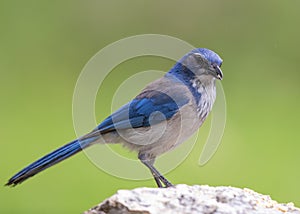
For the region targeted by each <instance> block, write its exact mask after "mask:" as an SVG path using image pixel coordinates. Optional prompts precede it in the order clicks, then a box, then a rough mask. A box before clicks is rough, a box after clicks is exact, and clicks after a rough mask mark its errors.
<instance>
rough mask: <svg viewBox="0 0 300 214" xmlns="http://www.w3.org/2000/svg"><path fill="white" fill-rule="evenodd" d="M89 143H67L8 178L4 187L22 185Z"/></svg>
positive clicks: (75, 141)
mask: <svg viewBox="0 0 300 214" xmlns="http://www.w3.org/2000/svg"><path fill="white" fill-rule="evenodd" d="M89 142H90V141H89ZM89 142H84V141H79V140H74V141H72V142H71V143H68V144H66V145H64V146H62V147H60V148H58V149H56V150H55V151H53V152H51V153H50V154H48V155H45V156H44V157H42V158H40V159H38V160H37V161H35V162H33V163H32V164H30V165H29V166H27V167H25V168H24V169H22V170H21V171H20V172H18V173H17V174H15V175H14V176H13V177H12V178H10V179H9V181H8V182H7V183H6V184H5V185H6V186H15V185H17V184H20V183H22V182H23V181H25V180H26V179H28V178H30V177H32V176H34V175H36V174H37V173H39V172H41V171H43V170H45V169H47V168H48V167H50V166H53V165H54V164H57V163H59V162H61V161H62V160H65V159H66V158H68V157H71V156H72V155H74V154H76V153H77V152H80V151H81V150H82V149H83V148H85V147H86V146H87V145H88V144H87V143H89Z"/></svg>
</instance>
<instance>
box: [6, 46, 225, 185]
mask: <svg viewBox="0 0 300 214" xmlns="http://www.w3.org/2000/svg"><path fill="white" fill-rule="evenodd" d="M221 65H222V59H221V58H220V57H219V56H218V55H217V54H216V53H214V52H213V51H211V50H208V49H205V48H198V49H194V50H192V51H191V52H189V53H187V54H186V55H185V56H183V57H182V58H181V59H180V60H179V61H178V62H177V63H176V64H175V65H174V67H173V68H172V69H171V70H170V71H169V72H167V73H166V74H165V75H164V76H163V77H162V78H160V79H158V80H156V81H154V82H152V83H150V84H149V85H147V86H146V87H145V88H144V89H143V90H142V92H141V93H140V94H139V95H137V96H136V97H135V98H134V99H133V100H132V101H130V102H129V103H127V104H126V105H124V106H123V107H121V108H120V109H119V110H117V111H116V112H114V113H113V114H112V115H110V116H109V117H107V118H106V119H105V120H104V121H103V122H102V123H100V124H99V125H98V126H97V127H96V128H95V129H94V130H92V131H91V132H90V133H88V134H86V135H84V136H82V137H80V138H78V139H76V140H74V141H72V142H70V143H68V144H66V145H64V146H62V147H60V148H58V149H57V150H55V151H53V152H51V153H49V154H48V155H46V156H44V157H42V158H40V159H38V160H37V161H35V162H34V163H32V164H30V165H29V166H27V167H25V168H24V169H23V170H21V171H20V172H18V173H17V174H15V175H14V176H13V177H12V178H10V179H9V181H8V182H7V184H6V185H13V186H15V185H17V184H19V183H22V182H23V181H25V180H26V179H28V178H30V177H32V176H34V175H35V174H37V173H39V172H41V171H43V170H45V169H47V168H48V167H50V166H53V165H55V164H57V163H59V162H61V161H63V160H65V159H66V158H68V157H71V156H72V155H74V154H76V153H77V152H79V151H81V150H83V149H85V148H87V147H89V146H91V145H93V144H95V143H123V144H124V145H125V146H126V147H128V148H129V149H131V150H134V151H137V152H138V158H139V159H140V161H141V162H142V163H143V164H144V165H146V166H147V167H148V168H149V170H150V171H151V173H152V175H153V177H154V179H155V181H156V183H157V185H158V187H164V186H165V187H169V186H172V184H171V183H170V182H169V181H168V180H167V179H166V178H165V177H164V176H162V175H161V174H160V173H159V171H158V170H157V169H156V168H155V167H154V165H153V164H154V161H155V158H156V157H157V156H159V155H160V154H162V153H164V152H167V151H169V150H170V149H173V148H174V147H176V146H177V145H179V144H180V143H182V142H183V141H185V140H186V139H187V138H188V137H190V136H191V135H192V134H193V133H194V132H195V131H196V130H197V129H198V128H199V127H200V126H201V124H202V123H203V122H204V120H205V119H206V117H207V116H208V114H209V112H210V111H211V109H212V106H213V104H214V101H215V98H216V87H215V80H216V79H219V80H221V79H222V77H223V74H222V71H221V69H220V67H221Z"/></svg>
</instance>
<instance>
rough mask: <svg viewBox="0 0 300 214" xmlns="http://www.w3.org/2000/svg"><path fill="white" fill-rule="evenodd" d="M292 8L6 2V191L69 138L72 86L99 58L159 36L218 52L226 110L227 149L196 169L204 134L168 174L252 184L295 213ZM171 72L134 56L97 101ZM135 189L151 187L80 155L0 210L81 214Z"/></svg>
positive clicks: (291, 3) (298, 43)
mask: <svg viewBox="0 0 300 214" xmlns="http://www.w3.org/2000/svg"><path fill="white" fill-rule="evenodd" d="M299 8H300V1H297V0H288V1H279V0H266V1H258V0H253V1H233V0H227V1H223V0H218V1H203V0H202V1H201V0H193V1H178V0H176V1H174V0H172V1H170V0H168V1H140V0H131V1H110V2H108V1H99V0H97V1H96V0H87V1H76V0H75V1H74V0H72V1H71V0H69V1H66V0H63V1H8V0H2V1H1V3H0V26H1V33H0V50H1V51H0V72H1V77H0V97H1V100H0V102H1V111H0V118H1V123H0V130H1V150H0V164H1V170H0V182H1V184H4V183H5V182H6V181H7V179H8V178H9V177H10V176H12V175H13V174H14V173H15V172H17V171H18V170H19V169H21V168H22V167H24V166H25V165H26V164H28V163H30V162H32V161H34V160H35V159H37V158H38V157H40V156H41V155H43V154H46V153H47V152H50V151H51V150H53V149H54V148H56V147H58V146H61V145H62V144H64V143H66V142H68V141H70V140H72V139H73V138H75V137H76V135H75V132H74V129H73V123H72V96H73V90H74V87H75V84H76V80H77V78H78V76H79V74H80V72H81V70H82V68H83V66H84V65H85V64H86V62H87V61H88V60H89V59H90V58H91V57H92V56H93V55H94V54H95V53H97V52H98V51H99V50H100V49H102V48H103V47H105V46H106V45H108V44H110V43H112V42H114V41H117V40H119V39H122V38H124V37H128V36H132V35H136V34H145V33H156V34H166V35H170V36H174V37H178V38H180V39H182V40H185V41H187V42H189V43H191V44H192V45H194V46H197V47H207V48H210V49H213V50H215V51H216V52H218V53H219V54H220V55H221V56H222V58H223V59H224V63H223V66H222V69H223V72H224V80H223V81H222V84H223V87H224V90H225V93H226V101H227V108H228V109H227V124H226V129H225V134H224V137H223V140H222V144H221V146H220V147H219V149H218V151H217V153H216V154H215V155H214V157H213V158H212V159H211V160H210V161H209V162H208V164H206V165H205V166H203V167H200V166H199V165H198V158H199V154H200V151H201V149H202V147H203V144H204V142H205V137H200V139H199V140H198V142H197V145H196V146H195V148H194V149H193V151H192V153H191V154H190V155H189V156H188V158H187V159H186V160H185V161H184V162H183V163H182V164H181V165H180V166H179V167H177V168H176V170H173V171H172V172H170V173H168V174H167V177H168V178H169V179H170V180H171V181H172V182H173V183H186V184H208V185H214V186H215V185H230V186H236V187H247V188H251V189H253V190H255V191H258V192H261V193H264V194H270V195H271V196H272V198H274V199H275V200H278V201H280V202H289V201H293V202H294V203H295V204H296V205H297V206H300V195H299V192H300V184H299V180H300V171H299V163H300V155H299V150H300V135H299V128H300V126H299V120H300V114H299V109H300V93H299V92H300V84H299V77H300V72H299V68H298V63H299V61H300V58H299V48H300V40H299V38H300V28H299V23H300V13H299ZM172 64H173V62H171V61H169V60H164V59H161V58H156V57H149V58H147V57H144V58H139V59H136V60H130V61H128V62H126V63H124V64H122V65H120V67H118V68H116V70H115V71H114V72H112V74H111V75H110V76H108V78H107V79H106V81H105V84H104V85H103V87H102V88H103V93H105V94H106V95H105V97H110V96H111V95H113V92H114V90H115V89H116V88H117V86H118V84H119V83H121V82H122V81H123V80H124V79H126V78H127V77H130V75H133V74H134V73H137V72H139V71H141V70H147V69H158V70H166V71H167V70H168V69H169V68H170V67H171V66H172ZM99 71H100V72H101V69H99ZM104 86H105V87H104ZM99 94H101V91H100V92H99ZM109 113H110V99H109V98H106V99H103V100H97V110H96V115H97V120H98V121H99V122H100V121H101V120H102V119H104V118H105V117H106V116H107V115H108V114H109ZM90 128H91V127H87V129H90ZM208 128H209V123H207V124H205V125H204V127H203V130H202V131H200V134H201V133H203V136H206V135H207V132H208ZM141 186H149V187H154V186H155V183H154V182H153V181H152V180H147V181H131V180H124V179H120V178H116V177H113V176H111V175H109V174H106V173H105V172H103V171H101V170H99V169H98V168H97V167H95V166H94V165H93V164H92V163H91V162H90V161H89V160H88V158H87V157H86V156H85V155H84V154H83V153H81V154H79V155H77V156H75V157H73V158H72V159H69V160H67V161H65V162H64V163H62V164H59V165H57V166H55V167H53V168H51V169H49V170H47V171H46V172H44V173H41V174H40V175H38V176H36V177H35V178H33V179H30V180H29V181H27V182H25V183H24V184H22V185H20V186H18V187H15V188H8V187H1V190H0V213H20V212H22V213H41V212H43V213H80V212H82V211H84V210H86V209H88V208H90V207H91V206H93V205H95V204H97V203H98V202H100V201H101V200H103V199H105V198H106V197H108V196H110V195H112V194H114V193H115V192H116V191H117V190H118V189H131V188H135V187H141Z"/></svg>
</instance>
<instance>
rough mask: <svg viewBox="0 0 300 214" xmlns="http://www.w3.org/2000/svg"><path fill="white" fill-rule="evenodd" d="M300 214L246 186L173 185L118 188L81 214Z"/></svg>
mask: <svg viewBox="0 0 300 214" xmlns="http://www.w3.org/2000/svg"><path fill="white" fill-rule="evenodd" d="M156 213H157V214H169V213H170V214H171V213H172V214H173V213H180V214H185V213H188V214H193V213H197V214H199V213H203V214H225V213H226V214H244V213H245V214H246V213H247V214H248V213H250V214H252V213H255V214H263V213H266V214H277V213H278V214H279V213H286V214H287V213H293V214H300V209H299V208H296V207H294V205H293V203H287V204H280V203H277V202H276V201H274V200H272V199H271V198H270V196H267V195H262V194H259V193H256V192H254V191H253V190H250V189H246V188H245V189H240V188H235V187H223V186H220V187H210V186H206V185H205V186H199V185H195V186H188V185H185V184H180V185H176V186H175V187H170V188H160V189H159V188H137V189H133V190H119V191H118V192H117V193H116V194H115V195H113V196H111V197H110V198H108V199H106V200H104V201H103V202H102V203H100V204H99V205H97V206H96V207H93V208H91V209H90V210H88V211H86V212H85V213H84V214H156Z"/></svg>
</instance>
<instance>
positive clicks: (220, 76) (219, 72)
mask: <svg viewBox="0 0 300 214" xmlns="http://www.w3.org/2000/svg"><path fill="white" fill-rule="evenodd" d="M213 68H214V69H213V71H212V75H213V76H214V77H215V78H217V79H219V80H222V79H223V73H222V70H221V68H220V67H219V66H218V65H213Z"/></svg>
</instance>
